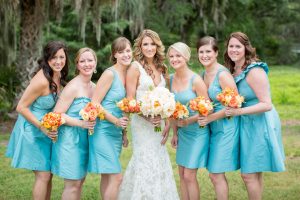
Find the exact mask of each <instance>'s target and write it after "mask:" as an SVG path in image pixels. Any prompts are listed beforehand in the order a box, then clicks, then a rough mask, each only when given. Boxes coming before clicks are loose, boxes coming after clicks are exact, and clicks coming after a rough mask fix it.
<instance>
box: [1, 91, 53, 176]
mask: <svg viewBox="0 0 300 200" xmlns="http://www.w3.org/2000/svg"><path fill="white" fill-rule="evenodd" d="M54 105H55V100H54V98H53V95H52V94H49V95H47V96H40V97H38V98H37V99H36V100H35V101H34V102H33V103H32V104H31V106H30V110H31V112H32V113H33V115H34V116H35V117H36V118H37V119H38V120H40V121H41V120H42V118H43V116H44V115H45V114H46V113H48V112H51V110H52V109H53V107H54ZM51 148H52V141H51V139H50V138H48V137H47V136H46V135H45V134H44V133H43V132H42V131H40V130H39V129H38V128H37V127H35V126H34V125H33V124H31V123H30V122H28V121H27V120H26V119H25V118H24V117H23V116H22V115H21V114H19V116H18V119H17V121H16V123H15V126H14V128H13V131H12V133H11V137H10V140H9V143H8V147H7V152H6V156H7V157H10V158H12V164H11V165H12V167H15V168H24V169H29V170H37V171H50V160H51Z"/></svg>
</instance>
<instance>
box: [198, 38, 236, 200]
mask: <svg viewBox="0 0 300 200" xmlns="http://www.w3.org/2000/svg"><path fill="white" fill-rule="evenodd" d="M197 52H198V59H199V61H200V63H201V64H202V65H203V66H204V68H205V72H204V74H203V79H204V82H205V84H206V86H207V88H208V95H209V98H210V99H211V100H212V101H213V104H214V113H213V114H211V115H208V117H199V121H198V122H199V124H200V125H202V126H205V125H206V124H208V123H209V127H210V130H211V136H210V144H209V157H208V163H207V169H208V171H209V177H210V179H211V182H212V183H213V185H214V188H215V192H216V195H217V199H218V200H220V199H228V183H227V180H226V177H225V172H229V171H234V170H237V169H239V129H238V118H237V117H234V118H232V119H227V118H226V115H225V109H224V106H222V105H221V104H220V102H219V101H218V100H217V98H216V97H217V95H218V94H219V93H220V92H221V91H222V90H223V89H225V88H226V87H229V88H232V89H234V90H236V91H237V87H236V85H235V82H234V79H233V77H232V75H231V74H230V72H229V70H228V69H227V68H225V67H224V66H222V65H221V64H219V63H218V61H217V57H218V46H217V41H216V39H215V38H213V37H210V36H206V37H203V38H201V39H200V40H199V41H198V44H197Z"/></svg>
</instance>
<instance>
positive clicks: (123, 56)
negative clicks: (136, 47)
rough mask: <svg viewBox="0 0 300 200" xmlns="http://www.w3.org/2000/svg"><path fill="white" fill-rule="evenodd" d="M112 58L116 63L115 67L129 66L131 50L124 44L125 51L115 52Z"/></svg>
mask: <svg viewBox="0 0 300 200" xmlns="http://www.w3.org/2000/svg"><path fill="white" fill-rule="evenodd" d="M114 57H115V59H116V61H117V62H116V64H117V65H121V66H129V65H130V63H131V60H132V50H131V46H130V44H128V43H126V47H125V49H123V50H121V51H117V52H116V53H115V55H114Z"/></svg>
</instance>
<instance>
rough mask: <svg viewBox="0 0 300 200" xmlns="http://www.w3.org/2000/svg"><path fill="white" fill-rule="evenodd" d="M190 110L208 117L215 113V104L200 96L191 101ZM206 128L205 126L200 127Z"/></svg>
mask: <svg viewBox="0 0 300 200" xmlns="http://www.w3.org/2000/svg"><path fill="white" fill-rule="evenodd" d="M189 104H190V108H191V110H193V111H198V112H199V115H201V116H205V117H206V116H208V114H209V113H211V112H212V111H213V109H214V108H213V104H212V102H211V101H210V100H208V99H205V97H203V96H198V97H196V98H195V99H192V100H190V103H189ZM200 128H204V126H200Z"/></svg>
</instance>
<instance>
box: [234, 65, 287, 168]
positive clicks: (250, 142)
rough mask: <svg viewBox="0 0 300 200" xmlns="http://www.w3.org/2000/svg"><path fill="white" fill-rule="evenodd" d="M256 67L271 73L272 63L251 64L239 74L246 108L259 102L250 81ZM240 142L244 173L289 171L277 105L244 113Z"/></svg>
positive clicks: (240, 90)
mask: <svg viewBox="0 0 300 200" xmlns="http://www.w3.org/2000/svg"><path fill="white" fill-rule="evenodd" d="M256 67H259V68H262V69H264V71H265V72H266V76H267V73H268V65H267V64H266V63H263V62H258V63H253V64H250V65H249V66H247V68H246V69H245V70H244V71H243V72H242V73H241V74H239V75H238V76H236V77H235V81H236V84H237V87H238V90H239V93H240V94H241V95H243V96H244V97H245V103H244V104H243V107H248V106H252V105H255V104H257V103H258V102H259V100H258V98H257V97H256V95H255V93H254V91H253V90H252V88H251V87H250V86H249V84H248V83H247V81H246V77H247V74H248V72H249V71H250V70H251V69H253V68H256ZM240 142H241V143H240V145H241V148H240V161H241V172H242V173H256V172H264V171H272V172H281V171H284V170H285V166H284V159H285V156H284V150H283V145H282V139H281V123H280V119H279V116H278V114H277V112H276V110H275V108H274V107H273V108H272V110H271V111H268V112H263V113H258V114H250V115H241V116H240Z"/></svg>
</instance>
